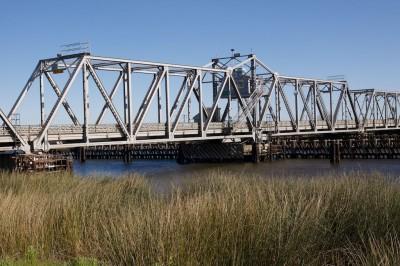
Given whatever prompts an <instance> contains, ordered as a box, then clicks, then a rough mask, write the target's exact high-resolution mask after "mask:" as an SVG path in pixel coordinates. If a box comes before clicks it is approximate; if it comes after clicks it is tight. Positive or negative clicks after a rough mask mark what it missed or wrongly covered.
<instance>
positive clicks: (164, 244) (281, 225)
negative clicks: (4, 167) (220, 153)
mask: <svg viewBox="0 0 400 266" xmlns="http://www.w3.org/2000/svg"><path fill="white" fill-rule="evenodd" d="M195 180H196V181H194V182H191V183H190V184H186V185H183V186H181V187H179V188H176V189H174V190H173V191H172V192H171V193H170V194H168V195H162V196H160V195H157V194H156V193H153V192H152V191H151V188H150V186H149V184H147V183H146V181H145V180H144V179H143V178H140V177H135V176H130V177H125V178H122V179H118V180H111V179H101V180H99V179H94V178H93V179H80V178H77V177H72V176H69V175H66V174H56V175H30V176H28V175H10V174H5V173H3V174H0V261H2V262H0V265H1V264H3V265H12V264H17V265H26V264H24V263H27V264H29V261H31V260H32V255H29V254H32V253H33V254H34V256H33V257H34V258H33V259H34V260H35V261H36V262H37V261H43V262H45V261H51V262H54V264H57V263H62V262H67V263H69V264H71V265H96V264H103V263H104V264H112V265H118V264H136V265H216V264H224V265H225V264H234V265H244V264H245V265H249V264H250V265H251V264H254V265H255V264H257V265H259V264H264V265H265V264H266V265H299V264H307V265H321V264H335V265H342V264H349V263H350V264H364V265H376V264H381V265H396V264H400V238H399V237H400V185H399V184H397V183H396V181H394V180H388V179H385V178H383V177H380V176H368V177H366V176H359V175H356V174H355V175H352V176H347V177H340V178H338V177H336V178H332V179H328V178H324V179H322V178H321V179H318V178H317V179H300V178H299V179H296V178H287V179H260V178H256V177H241V176H233V175H231V174H225V173H219V172H215V173H214V174H212V175H210V176H204V177H201V178H200V177H199V178H197V179H195ZM27 254H28V255H27ZM27 256H28V259H26V258H27ZM82 258H90V259H82ZM18 263H19V264H18ZM46 265H52V264H46Z"/></svg>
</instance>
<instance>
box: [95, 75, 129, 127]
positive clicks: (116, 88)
mask: <svg viewBox="0 0 400 266" xmlns="http://www.w3.org/2000/svg"><path fill="white" fill-rule="evenodd" d="M122 78H123V73H122V72H121V73H119V76H118V78H117V81H116V82H115V84H114V87H113V88H112V90H111V93H110V95H109V96H108V97H110V99H111V100H112V98H113V97H114V95H115V93H116V92H117V90H118V87H119V84H121V81H122ZM107 107H108V106H107V104H104V106H103V109H101V112H100V114H99V117H98V118H97V120H96V125H98V124H100V123H101V120H102V119H103V117H104V114H105V112H106V110H107Z"/></svg>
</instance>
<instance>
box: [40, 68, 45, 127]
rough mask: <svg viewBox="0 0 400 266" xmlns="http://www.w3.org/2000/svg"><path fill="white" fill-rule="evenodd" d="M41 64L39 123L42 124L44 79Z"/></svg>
mask: <svg viewBox="0 0 400 266" xmlns="http://www.w3.org/2000/svg"><path fill="white" fill-rule="evenodd" d="M43 75H44V74H43V64H41V65H40V85H39V86H40V125H41V126H43V124H44V121H45V113H44V80H43Z"/></svg>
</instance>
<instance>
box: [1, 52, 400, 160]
mask: <svg viewBox="0 0 400 266" xmlns="http://www.w3.org/2000/svg"><path fill="white" fill-rule="evenodd" d="M107 73H112V75H113V77H112V78H113V79H114V80H113V83H112V85H111V86H106V85H105V82H104V81H105V80H106V79H107V80H110V79H111V78H110V75H109V74H107ZM103 75H108V76H107V78H105V77H103ZM61 77H62V78H61ZM141 79H143V80H141ZM146 82H147V83H146ZM34 84H36V85H37V86H34ZM45 87H46V91H45ZM120 87H122V88H121V89H120ZM36 88H37V90H38V92H39V95H40V97H39V101H38V104H37V105H36V107H37V108H36V110H37V111H38V113H40V115H38V116H39V117H38V119H37V122H36V123H35V124H30V125H24V124H22V125H21V124H17V123H16V122H15V121H13V117H14V115H15V114H17V113H18V112H19V108H20V107H21V105H23V103H24V101H26V99H29V98H30V97H32V96H30V92H31V91H32V90H36ZM48 88H49V89H48ZM72 91H75V93H76V92H78V93H80V95H81V97H80V98H76V97H72V98H73V99H71V97H70V98H69V97H68V96H69V95H70V94H71V93H72ZM118 91H120V93H122V94H123V96H122V101H120V102H117V100H116V99H115V95H116V94H117V93H118ZM49 93H52V94H54V95H55V97H56V100H55V102H54V103H51V104H49V103H48V102H47V101H46V95H48V94H49ZM93 93H98V94H99V95H100V98H101V99H102V102H98V101H96V102H90V104H89V99H91V97H89V95H91V94H93ZM54 95H53V97H54ZM78 100H79V101H80V102H81V103H80V104H79V108H76V107H73V103H74V102H78ZM93 106H96V107H101V108H100V109H99V112H98V113H95V112H94V110H93V108H92V107H93ZM33 109H35V108H33ZM60 109H64V110H65V113H66V117H67V118H68V122H64V123H61V124H60V123H56V122H55V117H56V116H57V113H59V112H60ZM45 111H48V113H47V114H46V112H45ZM107 112H109V113H111V117H112V119H113V120H112V121H111V122H110V121H108V122H105V114H106V113H107ZM399 116H400V98H399V93H398V92H385V91H377V90H374V89H366V90H350V88H349V85H348V83H347V82H346V81H342V80H340V81H338V80H320V79H308V78H299V77H290V76H284V75H280V74H278V73H276V72H274V71H272V70H271V69H270V68H269V67H268V66H267V65H266V64H264V63H263V62H262V61H260V60H259V59H258V58H257V57H256V56H255V55H253V54H250V55H244V56H242V55H239V54H235V55H233V56H231V57H226V58H217V59H213V60H212V61H211V62H210V63H209V64H208V65H206V66H203V67H195V66H187V65H176V64H164V63H155V62H147V61H137V60H126V59H118V58H109V57H99V56H93V55H91V54H89V53H80V54H73V55H64V56H62V55H59V56H57V57H55V58H50V59H44V60H40V61H39V62H38V64H37V65H36V67H35V69H34V71H33V73H32V75H31V76H30V78H29V79H28V81H27V83H26V84H25V86H24V87H23V89H22V91H21V92H20V94H19V96H18V98H17V100H16V101H15V103H14V104H13V105H12V108H11V110H10V111H9V112H8V113H7V114H6V113H4V112H3V111H2V110H0V117H1V119H2V121H3V126H2V128H0V150H2V151H8V150H18V149H19V150H24V151H26V152H36V151H49V150H55V149H65V148H75V147H89V146H102V145H125V144H141V143H167V142H176V141H185V142H193V141H204V140H222V141H224V142H239V141H240V142H241V141H246V140H250V141H254V142H266V141H268V139H269V138H270V137H274V136H275V137H276V136H291V135H319V134H339V133H351V132H353V133H363V132H368V131H389V130H392V131H393V130H398V129H399V118H400V117H399Z"/></svg>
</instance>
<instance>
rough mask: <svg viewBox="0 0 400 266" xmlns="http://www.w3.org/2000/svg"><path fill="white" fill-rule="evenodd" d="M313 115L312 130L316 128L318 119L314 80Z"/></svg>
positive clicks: (315, 83)
mask: <svg viewBox="0 0 400 266" xmlns="http://www.w3.org/2000/svg"><path fill="white" fill-rule="evenodd" d="M313 107H314V110H313V116H314V126H315V127H314V131H317V130H318V121H317V82H316V81H314V85H313Z"/></svg>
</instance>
